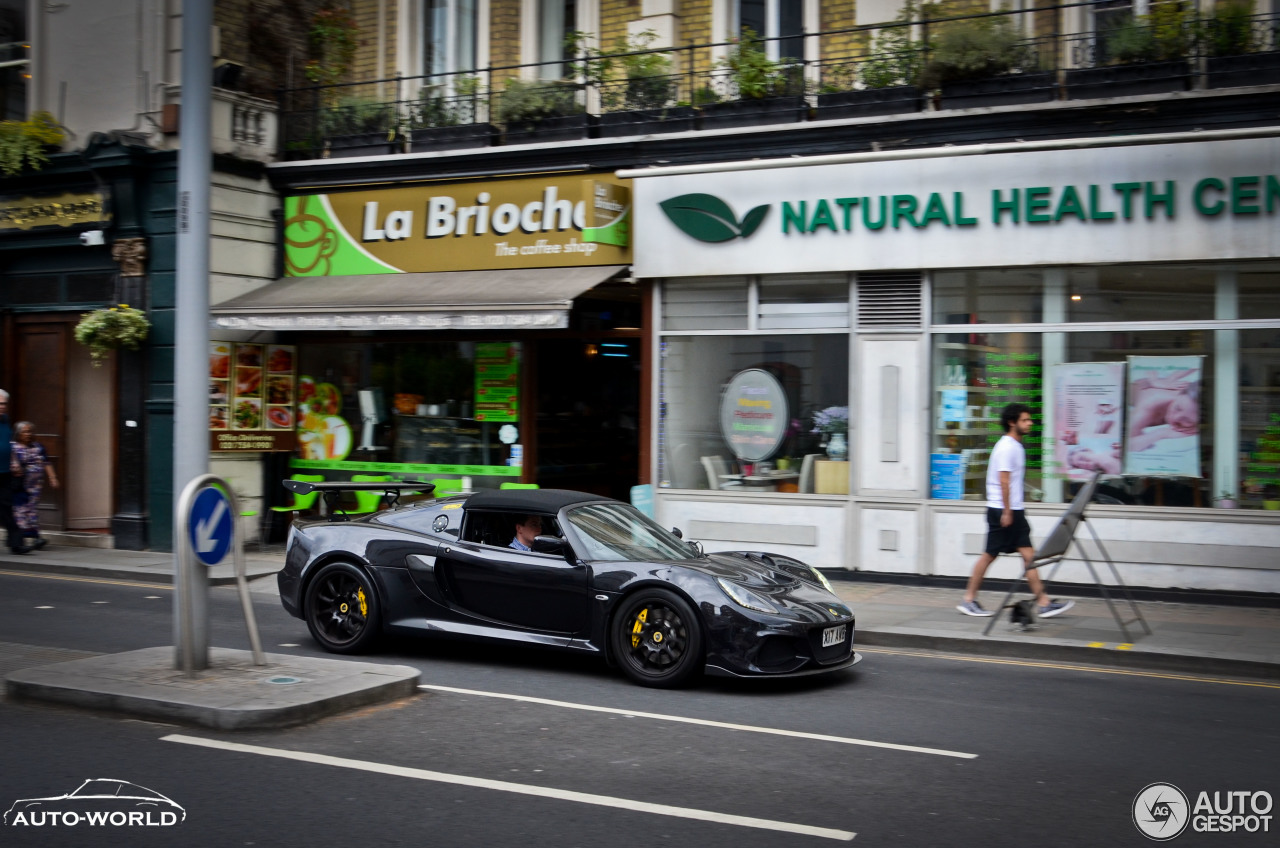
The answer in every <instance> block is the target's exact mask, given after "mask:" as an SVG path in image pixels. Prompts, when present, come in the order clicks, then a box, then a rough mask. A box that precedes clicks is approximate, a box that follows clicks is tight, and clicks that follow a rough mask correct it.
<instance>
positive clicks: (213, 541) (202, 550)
mask: <svg viewBox="0 0 1280 848" xmlns="http://www.w3.org/2000/svg"><path fill="white" fill-rule="evenodd" d="M239 514H240V509H239V506H238V505H237V504H236V496H235V493H234V492H233V491H232V490H231V487H230V486H228V485H227V482H226V481H225V480H223V479H222V478H220V477H216V476H214V475H212V474H202V475H200V476H199V477H197V478H195V479H194V480H192V481H191V482H190V483H188V484H187V485H186V487H185V488H184V489H183V490H182V494H181V495H180V496H179V497H178V512H177V518H178V527H177V531H178V532H177V534H176V536H177V555H178V569H177V572H176V574H175V575H174V577H175V585H174V588H175V592H174V644H175V645H176V646H177V650H176V656H175V660H176V665H177V667H178V668H180V669H181V670H182V671H183V672H184V673H185V674H187V675H188V676H190V675H193V674H194V673H195V672H196V671H199V670H203V669H206V668H208V667H209V577H208V572H207V571H206V570H205V568H204V567H202V566H208V567H212V566H215V565H217V564H218V563H220V562H222V560H223V559H224V558H225V557H226V555H227V552H228V551H232V556H233V557H234V558H235V571H236V585H237V588H238V590H239V594H240V605H241V607H242V608H243V609H244V619H245V625H246V627H247V628H248V630H249V644H250V646H251V647H252V648H253V662H254V664H255V665H266V664H267V660H266V655H265V654H264V653H263V652H262V641H261V639H260V638H259V636H258V622H257V619H256V617H255V616H254V613H253V603H252V600H251V599H250V597H249V584H248V582H247V580H246V579H245V564H244V545H243V543H242V541H241V540H240V538H239V533H238V532H237V530H236V516H238V515H239Z"/></svg>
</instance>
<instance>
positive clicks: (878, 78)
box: [815, 3, 924, 120]
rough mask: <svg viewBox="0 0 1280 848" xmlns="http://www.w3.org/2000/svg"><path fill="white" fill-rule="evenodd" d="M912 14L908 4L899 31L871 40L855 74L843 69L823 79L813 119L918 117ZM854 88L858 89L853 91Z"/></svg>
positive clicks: (918, 65) (919, 59)
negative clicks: (903, 114) (909, 114)
mask: <svg viewBox="0 0 1280 848" xmlns="http://www.w3.org/2000/svg"><path fill="white" fill-rule="evenodd" d="M915 14H916V8H915V5H914V4H913V3H907V5H906V6H905V7H904V9H903V13H902V15H901V16H900V17H899V18H898V21H897V24H898V25H895V26H891V27H886V28H884V29H882V30H880V32H878V33H877V34H876V35H875V36H874V37H873V38H872V40H871V44H870V47H869V49H868V52H867V57H866V58H865V59H863V61H862V62H861V63H860V64H859V65H858V66H857V70H856V71H855V70H854V69H852V68H850V67H849V66H842V67H838V68H834V69H832V70H831V71H830V72H829V74H827V79H826V80H825V81H824V85H823V86H822V88H821V89H820V90H819V91H818V99H817V106H816V112H815V116H816V117H817V118H818V119H819V120H823V119H830V118H861V117H870V116H873V115H892V114H896V113H900V112H918V111H920V105H921V96H920V95H921V92H920V87H919V86H918V85H917V82H918V80H919V78H920V71H921V70H922V67H923V55H924V52H923V49H924V45H923V44H922V43H920V42H918V41H912V39H911V29H910V26H911V20H912V19H913V18H914V16H915ZM858 82H860V83H861V84H862V87H861V88H854V85H855V83H858Z"/></svg>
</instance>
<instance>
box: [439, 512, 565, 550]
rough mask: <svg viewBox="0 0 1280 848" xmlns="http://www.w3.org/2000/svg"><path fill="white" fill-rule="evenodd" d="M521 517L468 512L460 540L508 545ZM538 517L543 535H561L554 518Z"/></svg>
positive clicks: (482, 543) (496, 545) (495, 513)
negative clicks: (540, 520)
mask: <svg viewBox="0 0 1280 848" xmlns="http://www.w3.org/2000/svg"><path fill="white" fill-rule="evenodd" d="M523 517H524V516H523V515H520V514H518V513H506V512H468V513H467V517H466V521H465V522H464V523H463V526H462V540H463V541H464V542H474V543H475V544H478V545H488V546H489V547H493V548H506V547H510V546H511V540H512V539H514V538H515V537H516V525H517V524H518V523H520V520H521V519H522V518H523ZM540 517H541V518H542V533H543V534H544V535H552V536H559V535H562V534H561V532H560V525H559V524H558V523H557V522H556V520H555V518H553V517H551V516H549V515H542V516H540Z"/></svg>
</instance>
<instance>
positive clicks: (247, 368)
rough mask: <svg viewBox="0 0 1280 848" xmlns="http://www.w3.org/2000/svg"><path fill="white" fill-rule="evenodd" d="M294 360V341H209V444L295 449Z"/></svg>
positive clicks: (224, 447)
mask: <svg viewBox="0 0 1280 848" xmlns="http://www.w3.org/2000/svg"><path fill="white" fill-rule="evenodd" d="M295 360H296V351H295V349H294V347H293V346H292V345H263V344H249V343H239V342H220V341H212V342H210V343H209V430H210V445H209V447H210V450H215V451H291V450H293V447H294V444H295V441H296V436H295V434H294V431H293V425H294V420H295V418H296V406H295V403H296V399H297V398H296V395H297V379H296V377H295V373H294V363H295Z"/></svg>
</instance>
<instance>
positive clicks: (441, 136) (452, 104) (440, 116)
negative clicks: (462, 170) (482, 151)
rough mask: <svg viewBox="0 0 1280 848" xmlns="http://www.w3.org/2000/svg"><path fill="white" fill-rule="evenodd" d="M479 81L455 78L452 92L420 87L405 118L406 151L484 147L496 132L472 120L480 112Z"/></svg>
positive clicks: (419, 151)
mask: <svg viewBox="0 0 1280 848" xmlns="http://www.w3.org/2000/svg"><path fill="white" fill-rule="evenodd" d="M480 106H481V93H480V85H479V80H478V79H476V78H475V77H473V76H459V77H457V78H455V79H454V81H453V93H452V94H450V93H449V92H448V91H447V90H445V89H442V88H441V87H438V86H429V87H426V88H423V89H422V91H421V92H420V93H419V95H418V102H417V103H416V104H414V107H413V109H412V111H411V113H410V116H409V126H408V137H409V152H411V153H421V152H423V151H427V150H463V149H468V148H475V147H488V146H489V145H490V144H492V143H493V138H494V136H495V134H496V132H497V130H496V129H495V127H494V126H493V125H492V124H489V123H482V122H479V121H477V120H476V116H477V115H478V114H479V112H480V108H479V107H480Z"/></svg>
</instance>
